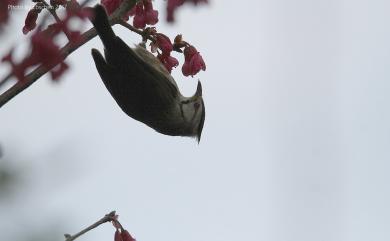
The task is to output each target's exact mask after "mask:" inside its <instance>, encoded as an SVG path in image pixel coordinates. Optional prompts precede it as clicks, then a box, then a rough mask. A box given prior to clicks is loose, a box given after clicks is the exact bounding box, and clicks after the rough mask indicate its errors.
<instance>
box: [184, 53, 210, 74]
mask: <svg viewBox="0 0 390 241" xmlns="http://www.w3.org/2000/svg"><path fill="white" fill-rule="evenodd" d="M184 59H185V61H184V64H183V67H182V69H181V70H182V72H183V75H184V76H189V75H191V76H194V75H196V74H197V73H198V72H199V71H200V70H203V71H204V70H206V64H205V62H204V61H203V58H202V56H201V55H200V53H199V52H198V51H197V50H196V48H195V47H193V46H188V47H186V48H185V49H184Z"/></svg>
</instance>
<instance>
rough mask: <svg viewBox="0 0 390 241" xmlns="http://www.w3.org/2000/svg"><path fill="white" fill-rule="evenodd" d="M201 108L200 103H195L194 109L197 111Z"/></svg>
mask: <svg viewBox="0 0 390 241" xmlns="http://www.w3.org/2000/svg"><path fill="white" fill-rule="evenodd" d="M199 107H200V104H199V103H198V102H195V103H194V108H195V110H197V109H199Z"/></svg>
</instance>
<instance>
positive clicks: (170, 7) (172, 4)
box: [167, 0, 208, 22]
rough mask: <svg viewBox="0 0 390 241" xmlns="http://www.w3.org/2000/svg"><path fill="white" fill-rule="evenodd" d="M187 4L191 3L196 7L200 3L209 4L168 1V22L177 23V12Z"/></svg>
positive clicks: (176, 0)
mask: <svg viewBox="0 0 390 241" xmlns="http://www.w3.org/2000/svg"><path fill="white" fill-rule="evenodd" d="M185 2H191V3H193V4H195V5H198V3H208V0H168V3H167V21H168V22H174V21H175V17H174V15H175V11H176V10H177V8H179V7H180V6H182V5H183V4H184V3H185Z"/></svg>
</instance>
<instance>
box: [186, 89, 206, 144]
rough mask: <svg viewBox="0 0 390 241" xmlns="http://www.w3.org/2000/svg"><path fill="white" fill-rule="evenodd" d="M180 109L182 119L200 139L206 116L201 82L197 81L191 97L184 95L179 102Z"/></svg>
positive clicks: (198, 139)
mask: <svg viewBox="0 0 390 241" xmlns="http://www.w3.org/2000/svg"><path fill="white" fill-rule="evenodd" d="M180 111H181V114H182V116H183V119H184V120H185V121H186V122H187V123H188V126H190V128H192V130H191V132H192V133H193V136H194V137H195V138H196V139H197V141H198V142H199V141H200V138H201V135H202V130H203V125H204V121H205V117H206V110H205V105H204V102H203V97H202V84H201V83H200V81H198V86H197V88H196V92H195V94H194V95H193V96H192V97H189V98H188V97H184V98H182V100H181V102H180Z"/></svg>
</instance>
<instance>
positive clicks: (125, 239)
mask: <svg viewBox="0 0 390 241" xmlns="http://www.w3.org/2000/svg"><path fill="white" fill-rule="evenodd" d="M121 234H122V240H123V241H135V239H134V238H133V237H132V236H131V235H130V233H129V232H128V231H127V230H122V233H121Z"/></svg>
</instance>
